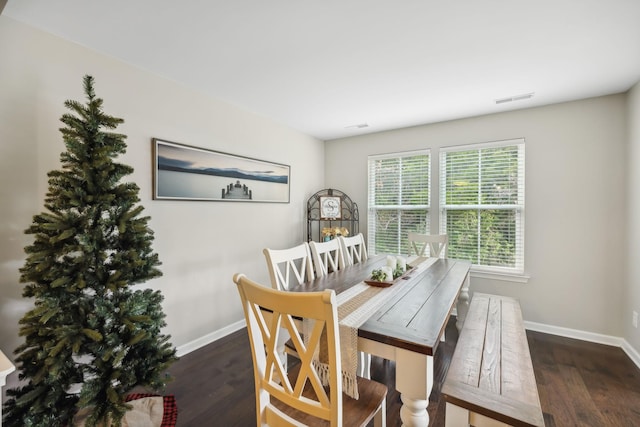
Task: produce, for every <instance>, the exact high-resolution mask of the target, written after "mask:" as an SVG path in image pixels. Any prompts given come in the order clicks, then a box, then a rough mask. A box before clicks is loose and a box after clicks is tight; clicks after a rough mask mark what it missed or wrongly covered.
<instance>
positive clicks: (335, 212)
mask: <svg viewBox="0 0 640 427" xmlns="http://www.w3.org/2000/svg"><path fill="white" fill-rule="evenodd" d="M341 217H342V200H341V199H340V197H338V196H320V218H321V219H340V218H341Z"/></svg>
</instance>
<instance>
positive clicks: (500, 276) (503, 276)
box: [471, 268, 531, 283]
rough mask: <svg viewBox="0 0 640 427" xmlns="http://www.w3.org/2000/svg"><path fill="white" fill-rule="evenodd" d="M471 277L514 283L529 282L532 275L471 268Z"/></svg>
mask: <svg viewBox="0 0 640 427" xmlns="http://www.w3.org/2000/svg"><path fill="white" fill-rule="evenodd" d="M471 277H477V278H480V279H491V280H502V281H505V282H514V283H527V282H529V279H530V278H531V276H529V275H528V274H526V273H522V274H518V273H502V272H500V273H498V272H495V271H485V270H474V269H473V268H472V269H471Z"/></svg>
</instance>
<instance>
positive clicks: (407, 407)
mask: <svg viewBox="0 0 640 427" xmlns="http://www.w3.org/2000/svg"><path fill="white" fill-rule="evenodd" d="M432 388H433V357H432V356H426V355H424V354H420V353H415V352H413V351H408V350H403V349H398V350H397V352H396V389H397V390H398V391H399V392H400V394H401V399H402V408H401V409H400V419H401V420H402V425H403V426H407V427H418V426H420V427H428V425H429V414H428V412H427V405H428V404H429V394H431V389H432Z"/></svg>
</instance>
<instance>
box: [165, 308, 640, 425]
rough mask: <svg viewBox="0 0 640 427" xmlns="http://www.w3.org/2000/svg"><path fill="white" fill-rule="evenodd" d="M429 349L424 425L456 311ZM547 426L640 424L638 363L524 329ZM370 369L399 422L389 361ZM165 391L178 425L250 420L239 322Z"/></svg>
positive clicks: (177, 372)
mask: <svg viewBox="0 0 640 427" xmlns="http://www.w3.org/2000/svg"><path fill="white" fill-rule="evenodd" d="M446 334H447V340H446V341H445V342H444V343H442V344H441V345H440V346H439V347H438V351H437V353H436V357H435V365H434V371H435V381H434V387H433V392H432V393H431V400H430V402H429V407H428V411H429V417H430V419H431V422H430V426H444V412H445V411H444V402H443V401H442V400H441V399H440V384H441V383H442V380H443V378H444V375H445V373H446V370H447V368H448V366H449V362H450V359H451V355H452V354H453V349H454V347H455V343H456V341H457V338H458V332H457V330H456V328H455V318H452V320H451V321H450V322H449V325H448V326H447V332H446ZM527 337H528V340H529V346H530V349H531V358H532V360H533V365H534V369H535V375H536V380H537V383H538V393H539V394H540V402H541V404H542V410H543V412H544V417H545V422H546V425H547V427H565V426H594V427H604V426H615V427H626V426H629V427H632V426H640V369H638V367H636V366H635V365H634V364H633V362H632V361H631V360H630V359H629V358H628V357H627V356H626V354H625V353H624V352H623V351H622V349H620V348H617V347H610V346H605V345H600V344H593V343H588V342H583V341H578V340H573V339H569V338H562V337H557V336H554V335H548V334H543V333H539V332H531V331H528V332H527ZM371 372H372V377H373V378H374V379H376V380H378V381H380V382H382V383H385V384H387V386H388V387H389V394H388V396H387V426H388V427H397V426H400V425H401V422H400V417H399V412H400V406H401V402H400V396H399V394H398V393H397V392H396V391H395V390H394V388H393V384H394V381H395V378H394V377H395V366H394V363H393V362H389V361H386V360H383V359H379V358H376V357H374V358H373V361H372V371H371ZM170 373H171V375H172V376H173V377H174V381H173V382H171V383H170V384H169V385H168V386H167V389H166V391H165V394H173V395H175V396H176V400H177V402H178V411H179V413H178V426H180V427H191V426H193V427H196V426H205V427H206V426H224V427H232V426H238V427H248V426H254V425H255V400H254V384H253V366H252V361H251V354H250V350H249V339H248V337H247V332H246V330H245V329H242V330H240V331H238V332H235V333H233V334H231V335H229V336H227V337H224V338H222V339H220V340H218V341H216V342H214V343H212V344H209V345H207V346H205V347H203V348H201V349H199V350H197V351H194V352H192V353H190V354H187V355H185V356H183V357H182V358H181V359H180V360H179V361H178V362H176V363H175V364H174V365H173V366H172V367H171V369H170Z"/></svg>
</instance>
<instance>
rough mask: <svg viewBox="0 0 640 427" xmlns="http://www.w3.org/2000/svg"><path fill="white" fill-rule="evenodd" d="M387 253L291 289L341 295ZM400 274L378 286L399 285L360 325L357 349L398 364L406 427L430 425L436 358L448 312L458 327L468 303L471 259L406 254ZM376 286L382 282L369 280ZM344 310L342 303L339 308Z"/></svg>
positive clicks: (362, 280)
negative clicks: (455, 318) (401, 274)
mask: <svg viewBox="0 0 640 427" xmlns="http://www.w3.org/2000/svg"><path fill="white" fill-rule="evenodd" d="M387 258H388V255H376V256H371V257H370V258H369V259H367V260H366V261H363V262H361V263H358V264H354V265H351V266H347V267H345V268H344V269H341V270H338V271H335V272H332V273H329V274H327V275H325V276H321V277H317V278H315V279H314V280H311V281H308V282H304V283H302V284H300V285H298V286H295V287H292V288H290V289H289V291H292V292H312V291H322V290H325V289H333V290H334V291H335V292H336V294H337V296H338V304H340V295H341V294H343V293H345V294H346V293H349V291H350V290H351V289H352V288H354V287H356V286H360V287H362V284H363V283H365V284H367V282H369V283H371V281H370V279H371V274H372V271H373V270H376V269H380V268H381V267H384V266H386V265H387ZM407 262H408V271H407V273H406V274H404V275H403V276H402V277H400V278H398V279H396V280H394V281H393V282H389V283H387V284H380V285H379V286H381V287H387V286H389V287H396V288H395V289H393V292H392V293H389V294H388V295H389V296H388V297H385V300H384V302H383V303H381V305H379V306H376V308H375V310H374V311H373V314H371V315H370V316H369V317H368V318H367V319H366V320H365V321H364V323H362V324H361V325H359V326H358V328H357V350H358V351H360V352H364V353H367V354H370V355H374V356H378V357H381V358H384V359H387V360H391V361H394V362H395V368H396V384H395V387H396V390H398V392H399V393H400V395H401V399H402V407H401V409H400V418H401V420H402V424H403V426H412V427H413V426H422V427H427V426H428V425H429V414H428V412H427V405H428V403H429V395H430V393H431V390H432V388H433V376H434V363H433V358H434V355H435V353H436V350H437V348H438V345H439V344H440V342H441V341H443V340H444V339H445V328H446V325H447V322H448V320H449V316H450V315H451V314H452V313H453V311H454V310H455V311H456V315H457V323H456V326H457V328H458V329H460V328H461V327H462V324H463V323H464V318H465V316H466V313H467V310H468V307H469V271H470V268H471V263H470V262H468V261H462V260H455V259H448V258H425V257H408V258H407ZM368 286H378V284H376V283H373V284H368ZM338 308H340V306H338Z"/></svg>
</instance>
